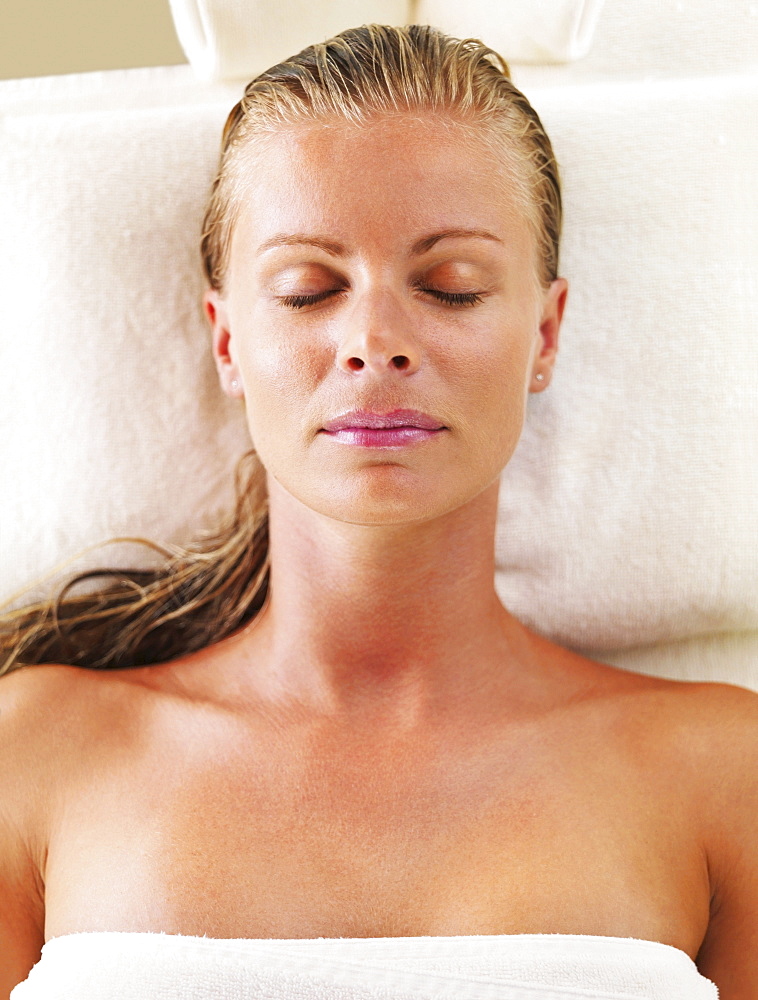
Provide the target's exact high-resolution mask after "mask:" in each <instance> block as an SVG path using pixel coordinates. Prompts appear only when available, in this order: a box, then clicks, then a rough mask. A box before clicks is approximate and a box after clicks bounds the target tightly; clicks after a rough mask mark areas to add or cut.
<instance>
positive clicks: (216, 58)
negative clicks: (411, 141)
mask: <svg viewBox="0 0 758 1000" xmlns="http://www.w3.org/2000/svg"><path fill="white" fill-rule="evenodd" d="M604 2H605V0H521V2H519V3H508V4H504V3H503V2H502V0H467V2H466V3H465V4H462V3H460V2H459V0H420V2H419V3H418V4H417V6H416V8H415V11H414V12H413V20H414V21H415V22H416V23H418V24H434V25H435V26H437V27H440V28H442V29H443V30H445V31H448V32H450V33H452V34H454V35H459V36H462V37H470V36H472V35H474V36H477V37H483V38H485V39H486V40H487V44H488V45H491V46H492V47H493V48H496V49H498V50H499V51H500V52H501V53H502V55H503V56H504V57H505V59H506V60H508V62H513V63H543V62H547V63H565V62H571V61H573V60H576V59H580V58H581V57H582V56H584V55H586V54H587V53H588V52H589V50H590V47H591V45H592V39H593V37H594V33H595V26H596V24H597V20H598V17H599V16H600V11H601V10H602V7H603V4H604ZM170 4H171V11H172V14H173V16H174V25H175V26H176V33H177V35H178V37H179V41H180V42H181V44H182V47H183V48H184V51H185V53H186V55H187V59H188V60H189V62H190V64H191V66H192V67H193V69H194V70H195V72H196V73H197V75H198V76H199V77H200V79H202V80H224V79H241V78H243V77H251V76H253V75H255V74H256V73H259V72H261V71H262V70H264V69H267V68H268V67H269V66H271V65H273V64H274V63H277V62H279V61H280V60H281V59H284V58H286V57H287V56H290V55H293V54H294V53H296V52H299V51H300V49H302V48H304V47H305V46H306V45H310V44H311V43H312V42H316V41H323V40H324V39H326V38H329V37H330V36H331V35H334V34H337V33H338V32H340V31H343V30H344V29H345V28H351V27H355V26H356V25H359V24H364V23H367V22H372V21H376V22H379V23H382V24H406V23H408V22H409V21H410V19H411V4H410V3H407V2H406V0H328V2H326V3H323V2H322V3H314V2H313V0H170Z"/></svg>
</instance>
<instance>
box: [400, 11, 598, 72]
mask: <svg viewBox="0 0 758 1000" xmlns="http://www.w3.org/2000/svg"><path fill="white" fill-rule="evenodd" d="M604 3H605V0H516V2H513V3H503V0H464V2H462V0H419V2H418V4H417V6H416V10H415V12H414V18H413V19H414V21H415V22H416V23H417V24H434V25H436V26H437V27H440V28H442V29H443V30H444V31H446V32H447V33H448V34H451V35H456V36H457V37H459V38H467V37H470V36H472V35H473V36H475V37H476V38H486V39H487V44H488V45H489V46H490V48H493V49H495V50H496V51H497V52H499V53H500V54H501V55H502V56H503V58H504V59H505V61H506V62H508V63H567V62H573V61H574V60H576V59H581V58H582V57H583V56H586V55H587V53H588V52H589V51H590V49H591V48H592V40H593V38H594V35H595V28H596V26H597V22H598V18H599V17H600V12H601V10H602V9H603V4H604Z"/></svg>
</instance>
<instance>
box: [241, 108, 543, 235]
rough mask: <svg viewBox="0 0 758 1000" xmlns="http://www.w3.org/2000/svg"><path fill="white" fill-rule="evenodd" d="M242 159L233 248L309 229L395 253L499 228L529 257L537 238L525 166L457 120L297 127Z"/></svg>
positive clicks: (250, 146)
mask: <svg viewBox="0 0 758 1000" xmlns="http://www.w3.org/2000/svg"><path fill="white" fill-rule="evenodd" d="M240 153H241V155H240V157H239V161H238V165H237V198H238V199H239V204H238V210H239V214H238V218H237V223H236V225H235V234H234V238H233V246H234V244H239V243H244V244H245V245H246V246H248V247H249V246H250V245H251V244H252V243H256V244H260V243H261V242H263V241H266V240H267V239H270V238H271V237H272V236H274V235H276V234H279V233H281V232H293V233H294V232H302V231H307V230H309V229H311V230H313V231H314V232H315V231H318V232H325V231H328V232H330V233H331V234H332V235H333V236H334V238H335V239H337V240H340V241H341V242H345V243H346V244H347V245H350V244H351V242H353V241H357V242H361V241H362V240H365V239H367V238H369V239H370V241H371V242H372V244H373V245H374V246H377V247H378V246H379V245H383V246H384V248H385V249H386V250H387V251H388V252H396V251H397V249H398V248H399V247H400V246H407V245H409V241H410V242H412V237H413V235H414V234H416V236H417V235H418V234H419V233H420V232H422V231H431V230H434V229H435V228H436V229H444V228H451V229H452V228H462V229H463V228H470V229H474V228H479V229H487V230H489V231H495V232H496V234H497V235H498V237H500V238H501V239H503V241H504V242H505V243H507V244H508V245H511V246H514V247H516V246H518V249H519V251H520V252H521V253H523V252H524V250H525V249H526V247H527V246H528V244H529V243H530V241H531V225H530V222H531V219H530V209H531V207H532V206H531V205H530V202H529V193H528V187H527V183H526V173H525V169H524V166H523V164H521V163H520V162H519V159H518V157H517V155H516V154H515V153H514V151H513V149H512V148H509V147H508V146H507V144H504V143H501V142H498V141H497V140H495V139H494V138H493V136H492V134H491V133H489V132H488V131H485V130H483V129H482V128H481V127H480V128H479V129H472V128H471V127H469V126H467V125H466V124H465V123H460V122H457V121H455V120H454V119H451V118H449V117H443V116H439V115H436V116H435V115H431V114H410V113H403V114H400V113H398V114H392V115H389V114H384V115H377V116H375V117H374V118H373V119H371V120H369V121H368V122H367V123H366V124H362V125H353V124H351V123H349V122H345V121H329V122H325V123H323V124H313V123H308V124H307V125H299V126H290V127H287V128H283V129H281V130H280V131H277V132H274V133H270V134H267V135H265V136H264V137H262V138H260V139H259V138H257V137H256V138H252V139H250V140H249V141H248V142H247V144H246V147H245V148H244V149H243V150H241V151H240Z"/></svg>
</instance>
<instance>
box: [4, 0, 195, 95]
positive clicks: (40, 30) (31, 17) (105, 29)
mask: <svg viewBox="0 0 758 1000" xmlns="http://www.w3.org/2000/svg"><path fill="white" fill-rule="evenodd" d="M186 61H187V59H186V57H185V55H184V52H183V51H182V48H181V46H180V45H179V41H178V39H177V37H176V32H175V31H174V22H173V21H172V19H171V11H170V9H169V5H168V0H0V79H3V80H6V79H9V78H10V77H19V76H49V75H51V74H57V73H86V72H89V71H91V70H102V69H127V68H129V67H133V66H169V65H174V64H175V63H185V62H186Z"/></svg>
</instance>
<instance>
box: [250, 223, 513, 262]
mask: <svg viewBox="0 0 758 1000" xmlns="http://www.w3.org/2000/svg"><path fill="white" fill-rule="evenodd" d="M462 236H469V237H472V236H473V237H476V238H477V239H480V240H494V241H495V242H496V243H500V244H502V243H503V241H502V240H501V239H500V237H499V236H495V234H494V233H490V232H488V231H487V230H486V229H442V230H440V232H438V233H430V235H429V236H422V237H421V239H419V240H416V242H415V243H412V244H411V246H410V248H409V256H411V257H417V256H419V255H420V254H422V253H427V252H428V251H429V250H431V249H432V247H433V246H434V245H435V243H439V241H440V240H448V239H458V238H460V237H462ZM299 244H305V245H307V246H314V247H318V248H319V249H320V250H324V251H326V253H328V254H331V256H332V257H345V256H347V248H346V247H345V246H343V244H342V243H336V242H335V241H334V240H330V239H327V238H326V237H324V236H318V235H315V234H310V233H278V234H277V235H276V236H272V237H271V238H270V239H268V240H265V241H264V242H263V243H261V245H260V246H259V247H258V249H257V250H256V253H257V254H261V253H264V252H265V251H266V250H271V249H273V248H274V247H287V246H297V245H299Z"/></svg>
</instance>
